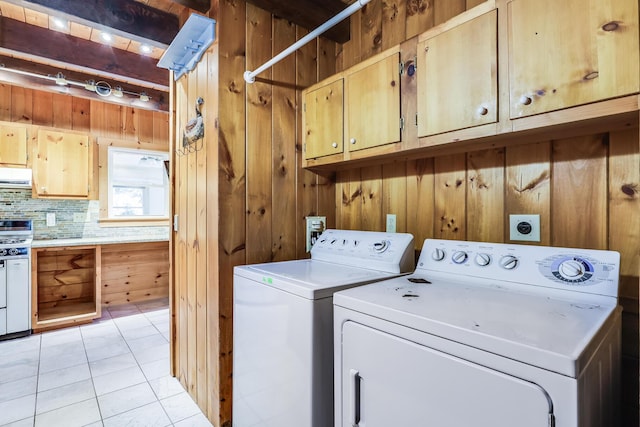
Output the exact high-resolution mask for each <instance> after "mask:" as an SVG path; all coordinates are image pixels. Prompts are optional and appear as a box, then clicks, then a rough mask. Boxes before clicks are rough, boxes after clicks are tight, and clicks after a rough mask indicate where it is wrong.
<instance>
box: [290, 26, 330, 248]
mask: <svg viewBox="0 0 640 427" xmlns="http://www.w3.org/2000/svg"><path fill="white" fill-rule="evenodd" d="M307 34H308V31H307V30H306V29H304V28H302V27H296V37H297V39H298V40H299V39H301V38H302V37H304V36H306V35H307ZM318 40H319V39H315V40H312V41H310V42H309V43H307V44H306V45H304V46H302V47H301V48H300V49H298V50H297V51H296V54H295V55H296V87H298V88H301V89H302V88H306V87H309V86H311V85H312V84H314V83H316V82H317V81H318V70H319V69H320V67H319V65H318V59H319V56H318V51H319V49H320V47H319V46H318ZM322 69H324V67H323V68H322ZM301 92H302V91H301V90H297V91H296V103H297V105H298V106H300V107H299V110H301V109H302V105H303V100H302V96H301ZM302 132H303V130H302V114H297V115H296V141H297V142H296V170H297V176H298V183H297V194H296V198H297V201H296V218H297V221H296V224H297V230H296V246H297V249H296V253H297V258H304V257H307V256H308V254H306V219H305V218H306V217H307V216H315V215H323V214H324V212H319V211H318V175H316V174H314V173H313V172H311V171H308V170H306V169H302V159H303V158H304V153H303V152H302V140H303V138H302Z"/></svg>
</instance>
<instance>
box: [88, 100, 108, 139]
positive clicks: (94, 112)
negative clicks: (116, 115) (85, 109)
mask: <svg viewBox="0 0 640 427" xmlns="http://www.w3.org/2000/svg"><path fill="white" fill-rule="evenodd" d="M89 102H90V104H89V126H90V127H91V133H92V134H93V135H94V136H95V137H101V136H104V137H106V136H108V135H107V132H106V122H107V118H106V117H105V110H104V105H105V104H104V102H98V101H89Z"/></svg>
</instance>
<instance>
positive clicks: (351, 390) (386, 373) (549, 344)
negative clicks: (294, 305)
mask: <svg viewBox="0 0 640 427" xmlns="http://www.w3.org/2000/svg"><path fill="white" fill-rule="evenodd" d="M619 264H620V256H619V254H618V253H617V252H611V251H596V250H584V249H569V248H553V247H540V246H523V245H511V244H493V243H479V242H462V241H447V240H430V239H427V240H426V241H425V243H424V246H423V251H422V254H421V256H420V259H419V261H418V267H417V269H416V271H415V272H414V273H413V274H411V275H408V276H403V277H399V278H395V279H391V280H386V281H382V282H378V283H374V284H371V285H367V286H363V287H359V288H355V289H349V290H345V291H341V292H338V293H336V294H335V295H334V348H335V385H336V389H335V392H336V397H335V398H336V401H335V404H336V424H335V425H336V427H338V426H365V425H366V426H367V427H376V426H388V425H451V426H478V427H484V426H487V427H488V426H491V427H507V426H509V427H511V426H515V425H517V426H519V427H547V426H552V425H556V426H558V427H564V426H566V427H577V426H601V427H604V426H615V425H617V422H618V419H619V418H618V405H619V396H620V394H619V373H620V371H619V369H620V367H619V363H620V312H621V309H620V307H619V306H618V300H617V295H618V275H619Z"/></svg>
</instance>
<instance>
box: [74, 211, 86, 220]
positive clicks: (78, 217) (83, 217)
mask: <svg viewBox="0 0 640 427" xmlns="http://www.w3.org/2000/svg"><path fill="white" fill-rule="evenodd" d="M86 218H87V214H86V213H84V212H74V213H73V222H87V221H86Z"/></svg>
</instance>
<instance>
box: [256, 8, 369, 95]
mask: <svg viewBox="0 0 640 427" xmlns="http://www.w3.org/2000/svg"><path fill="white" fill-rule="evenodd" d="M370 1H371V0H356V2H355V3H353V4H352V5H350V6H349V7H347V8H346V9H344V10H343V11H342V12H340V13H338V14H337V15H336V16H334V17H333V18H331V19H329V20H328V21H327V22H325V23H324V24H322V25H320V26H319V27H318V28H316V29H315V30H313V31H311V32H310V33H309V34H307V35H306V36H304V37H303V38H301V39H300V40H298V41H297V42H295V43H294V44H292V45H291V46H289V47H288V48H286V49H285V50H283V51H282V52H280V53H279V54H277V55H276V56H274V57H273V58H271V59H270V60H269V61H267V62H265V63H264V64H262V65H261V66H260V67H258V68H256V70H255V71H249V70H247V71H245V72H244V80H245V81H246V82H247V83H253V82H255V81H256V76H257V75H258V74H260V73H262V72H263V71H264V70H266V69H267V68H270V67H271V66H273V65H274V64H277V63H278V62H280V61H282V60H283V59H284V58H286V57H287V56H289V55H291V54H292V53H293V52H295V51H296V50H298V49H300V48H301V47H302V46H304V45H305V44H307V43H309V42H310V41H311V40H313V39H315V38H316V37H318V36H319V35H320V34H322V33H324V32H325V31H327V30H328V29H329V28H331V27H333V26H335V25H337V24H338V23H340V22H341V21H343V20H344V19H346V18H348V17H349V16H351V15H353V14H354V13H356V12H357V11H359V10H360V9H362V8H363V7H364V6H365V5H366V4H367V3H369V2H370Z"/></svg>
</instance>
